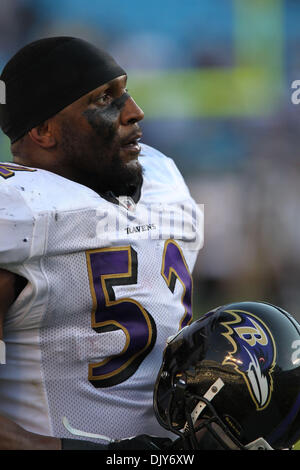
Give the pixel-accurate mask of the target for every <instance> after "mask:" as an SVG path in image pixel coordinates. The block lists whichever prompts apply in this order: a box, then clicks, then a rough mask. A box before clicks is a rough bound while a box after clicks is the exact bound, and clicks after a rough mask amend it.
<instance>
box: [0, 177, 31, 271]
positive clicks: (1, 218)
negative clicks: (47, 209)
mask: <svg viewBox="0 0 300 470" xmlns="http://www.w3.org/2000/svg"><path fill="white" fill-rule="evenodd" d="M33 229H34V217H33V214H32V212H31V210H30V209H29V207H28V206H27V204H26V203H25V201H24V199H23V197H22V196H21V194H20V191H18V190H17V189H16V188H14V187H13V186H10V185H7V186H6V185H5V183H4V184H0V267H1V266H4V267H6V266H7V265H10V264H15V263H17V264H19V263H22V262H24V261H25V260H26V259H27V258H28V257H29V256H30V251H31V244H32V239H33Z"/></svg>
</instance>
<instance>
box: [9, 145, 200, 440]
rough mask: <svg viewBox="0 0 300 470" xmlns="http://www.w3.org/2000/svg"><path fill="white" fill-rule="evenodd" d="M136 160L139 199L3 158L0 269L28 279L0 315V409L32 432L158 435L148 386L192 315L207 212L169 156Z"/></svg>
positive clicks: (149, 154) (145, 150)
mask: <svg viewBox="0 0 300 470" xmlns="http://www.w3.org/2000/svg"><path fill="white" fill-rule="evenodd" d="M140 162H141V164H142V166H143V168H144V181H143V185H142V189H141V196H140V199H139V201H138V203H137V204H136V205H134V204H133V203H131V202H132V201H130V200H127V199H125V200H124V199H122V198H121V200H120V203H119V204H117V203H114V202H111V201H108V200H106V199H104V198H103V197H101V196H99V195H98V194H97V193H96V192H94V191H93V190H91V189H89V188H87V187H85V186H83V185H80V184H77V183H75V182H72V181H70V180H68V179H65V178H63V177H61V176H58V175H56V174H53V173H50V172H48V171H45V170H40V169H37V170H35V169H28V168H27V169H26V168H23V167H20V166H18V165H15V164H0V267H1V268H3V269H7V270H10V271H12V272H15V273H17V274H19V275H21V276H23V277H24V278H26V279H27V280H28V284H27V286H26V287H25V289H24V290H23V292H22V293H21V294H20V296H19V297H18V298H17V300H16V301H15V303H14V304H13V305H12V307H11V308H10V310H9V311H8V313H7V315H6V318H5V324H4V341H5V343H6V364H5V365H0V414H3V415H5V416H7V417H9V418H11V419H12V420H14V421H15V422H17V423H18V424H20V425H21V426H23V427H24V428H25V429H27V430H29V431H32V432H36V433H39V434H43V435H49V436H56V437H69V438H70V437H75V436H72V434H71V433H70V431H69V430H68V429H67V426H66V424H67V422H68V423H69V424H70V426H71V427H72V428H75V429H78V430H81V431H83V432H86V433H91V434H97V435H104V436H107V437H109V438H113V439H116V438H125V437H129V436H133V435H137V434H141V433H146V434H152V435H165V431H164V430H163V429H162V428H161V427H160V426H159V425H158V423H157V421H156V418H155V416H154V412H153V387H154V383H155V379H156V376H157V373H158V370H159V367H160V364H161V359H162V353H163V349H164V347H165V344H166V339H167V338H168V337H169V336H170V335H173V334H175V333H176V332H177V331H178V330H179V329H180V328H182V327H183V326H185V325H186V324H187V323H189V322H190V321H191V300H192V278H191V272H192V269H193V266H194V263H195V260H196V257H197V253H198V249H199V248H200V247H201V246H202V243H203V224H202V222H203V220H202V218H203V214H202V212H201V210H199V208H198V207H197V205H196V204H195V203H194V201H193V200H192V198H191V196H190V193H189V191H188V189H187V187H186V185H185V183H184V181H183V178H182V176H181V175H180V173H179V171H178V170H177V168H176V166H175V164H174V163H173V161H172V160H171V159H169V158H167V157H165V156H164V155H162V154H161V153H160V152H158V151H156V150H154V149H152V148H151V147H148V146H146V145H143V146H142V152H141V155H140ZM84 438H85V439H86V438H87V437H84ZM89 440H94V439H93V438H91V437H89ZM95 440H96V441H98V440H97V439H95ZM100 441H101V440H100ZM100 441H98V442H100Z"/></svg>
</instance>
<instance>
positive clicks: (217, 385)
mask: <svg viewBox="0 0 300 470" xmlns="http://www.w3.org/2000/svg"><path fill="white" fill-rule="evenodd" d="M224 385H225V384H224V382H223V380H222V379H220V378H219V379H217V380H216V381H215V382H214V383H213V384H212V385H211V387H210V388H209V389H208V390H207V392H206V393H205V395H204V396H203V398H205V400H207V401H209V402H211V401H212V400H213V398H214V397H215V396H216V395H217V394H218V393H219V392H220V390H221V389H222V388H223V387H224ZM205 408H206V403H205V402H204V401H201V400H199V401H198V403H197V405H196V406H195V408H194V409H193V411H192V413H191V420H192V423H193V425H194V424H195V423H196V421H197V420H198V419H199V416H200V415H201V413H202V412H203V410H204V409H205ZM187 426H188V424H187V423H186V425H185V428H186V427H187ZM215 431H216V429H215ZM220 431H221V434H223V432H222V430H221V429H220ZM224 436H225V435H224ZM220 437H221V436H220ZM232 444H234V443H233V442H232ZM234 447H236V446H235V445H234ZM234 447H233V448H234ZM245 449H246V450H274V449H273V448H272V447H271V446H270V445H269V444H268V443H267V441H265V439H263V438H262V437H259V438H258V439H256V440H255V441H252V442H250V443H249V444H247V445H246V446H245Z"/></svg>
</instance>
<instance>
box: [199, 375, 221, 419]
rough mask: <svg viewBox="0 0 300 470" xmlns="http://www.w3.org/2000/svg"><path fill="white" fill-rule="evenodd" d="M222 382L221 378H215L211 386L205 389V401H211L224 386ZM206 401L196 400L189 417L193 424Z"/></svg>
mask: <svg viewBox="0 0 300 470" xmlns="http://www.w3.org/2000/svg"><path fill="white" fill-rule="evenodd" d="M224 385H225V384H224V382H223V380H222V379H217V380H216V381H215V382H214V383H213V384H212V386H211V387H210V388H209V389H208V390H207V392H206V393H205V395H204V398H205V399H206V400H207V401H212V399H213V398H214V397H215V396H216V395H217V393H219V391H220V390H221V388H222V387H224ZM205 407H206V403H205V402H204V401H198V403H197V405H196V406H195V408H194V409H193V411H192V413H191V418H192V422H193V424H195V422H196V421H197V419H198V418H199V416H200V415H201V413H202V411H203V410H204V409H205Z"/></svg>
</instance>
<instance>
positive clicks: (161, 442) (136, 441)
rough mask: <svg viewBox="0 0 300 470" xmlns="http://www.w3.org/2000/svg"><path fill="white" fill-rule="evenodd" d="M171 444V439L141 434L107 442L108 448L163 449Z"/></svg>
mask: <svg viewBox="0 0 300 470" xmlns="http://www.w3.org/2000/svg"><path fill="white" fill-rule="evenodd" d="M171 444H172V441H171V439H168V438H166V437H155V436H147V435H146V434H141V435H139V436H135V437H132V438H129V439H122V440H120V441H114V442H112V443H111V444H108V449H109V450H154V451H157V450H165V449H167V448H168V447H169V446H170V445H171Z"/></svg>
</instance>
